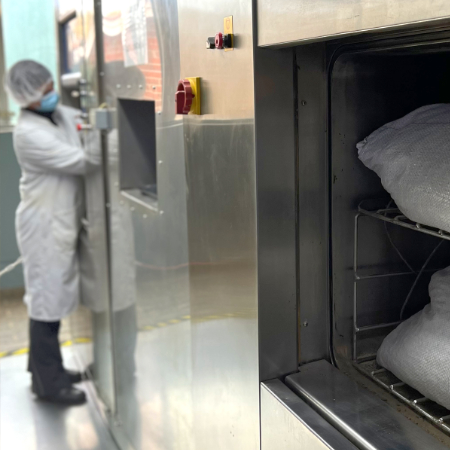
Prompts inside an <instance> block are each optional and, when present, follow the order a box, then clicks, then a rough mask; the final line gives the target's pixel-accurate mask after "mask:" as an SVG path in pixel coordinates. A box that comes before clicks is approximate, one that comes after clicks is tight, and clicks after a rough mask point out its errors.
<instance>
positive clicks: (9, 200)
mask: <svg viewBox="0 0 450 450" xmlns="http://www.w3.org/2000/svg"><path fill="white" fill-rule="evenodd" d="M19 178H20V168H19V164H18V163H17V160H16V156H15V155H14V150H13V145H12V133H0V269H3V268H4V267H5V266H7V265H8V264H11V263H12V262H14V261H15V260H16V259H17V258H18V256H19V250H18V248H17V243H16V237H15V230H14V216H15V210H16V208H17V205H18V204H19V201H20V198H19ZM22 286H23V274H22V267H21V266H20V267H17V268H16V269H14V270H13V271H12V272H10V273H8V274H6V275H4V276H3V277H2V278H1V279H0V288H1V289H13V288H18V287H22Z"/></svg>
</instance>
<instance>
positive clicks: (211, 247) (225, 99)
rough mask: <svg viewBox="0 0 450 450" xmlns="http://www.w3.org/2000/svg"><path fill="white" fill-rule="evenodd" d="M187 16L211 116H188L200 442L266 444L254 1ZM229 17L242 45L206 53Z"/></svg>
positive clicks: (190, 69) (185, 70)
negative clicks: (259, 320) (261, 382)
mask: <svg viewBox="0 0 450 450" xmlns="http://www.w3.org/2000/svg"><path fill="white" fill-rule="evenodd" d="M178 14H179V33H180V75H181V78H185V77H188V76H200V77H202V112H203V115H202V116H199V117H195V116H187V117H185V118H184V134H185V154H186V182H187V192H188V197H187V218H188V243H189V262H190V266H189V283H190V305H191V317H192V335H191V336H192V358H193V359H192V399H193V433H194V448H195V449H196V450H197V449H198V450H203V449H205V450H206V449H208V450H209V449H211V448H217V449H224V450H228V449H230V448H234V449H236V450H240V449H242V450H244V449H245V450H247V449H256V448H258V447H259V370H258V326H257V314H258V308H257V303H258V298H257V251H256V241H257V239H256V179H255V178H256V174H255V147H254V146H255V142H254V83H253V37H252V33H253V28H252V3H251V2H241V1H232V2H229V3H222V2H215V3H214V4H211V3H209V2H207V1H204V0H202V1H199V2H192V1H190V0H180V1H178ZM229 15H233V27H234V32H235V36H236V49H235V51H232V52H222V51H206V50H205V49H204V41H205V38H206V37H208V36H211V35H214V33H215V32H217V31H219V30H221V29H222V27H223V19H224V17H227V16H229ZM214 30H217V31H214ZM211 33H212V34H211ZM205 317H209V318H210V319H208V320H204V319H203V318H205ZM212 405H214V407H212Z"/></svg>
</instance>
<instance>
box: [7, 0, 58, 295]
mask: <svg viewBox="0 0 450 450" xmlns="http://www.w3.org/2000/svg"><path fill="white" fill-rule="evenodd" d="M0 1H1V21H2V32H3V33H2V35H3V36H2V37H3V39H2V41H3V50H4V62H5V68H6V69H8V68H9V67H11V66H12V65H13V64H14V63H16V62H17V61H19V60H21V59H34V60H37V61H39V62H40V63H42V64H44V65H45V66H47V67H48V68H49V69H50V71H51V72H52V74H53V76H54V77H55V80H58V76H57V74H58V71H57V68H58V51H57V36H56V25H55V23H56V22H55V2H54V0H20V1H18V0H0ZM0 78H3V74H2V73H0ZM8 109H9V111H12V112H14V113H15V115H14V116H13V119H12V123H14V122H15V121H16V120H17V113H18V112H19V107H18V105H16V104H15V103H14V102H13V101H11V100H9V102H8ZM19 178H20V168H19V165H18V163H17V160H16V158H15V155H14V150H13V146H12V133H10V132H4V133H0V269H2V268H4V267H5V266H6V265H8V264H10V263H11V262H13V261H15V260H16V259H17V257H18V256H19V251H18V248H17V243H16V239H15V230H14V215H15V210H16V208H17V205H18V204H19V201H20V198H19V189H18V186H19ZM22 286H23V274H22V268H21V267H18V268H16V269H15V270H14V271H13V272H11V273H8V274H7V275H5V276H4V277H2V278H1V280H0V287H1V289H12V288H19V287H22Z"/></svg>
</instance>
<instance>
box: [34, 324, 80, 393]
mask: <svg viewBox="0 0 450 450" xmlns="http://www.w3.org/2000/svg"><path fill="white" fill-rule="evenodd" d="M59 326H60V322H59V321H58V322H40V321H38V320H33V319H30V353H29V359H28V371H29V372H31V375H32V382H33V388H34V392H35V393H36V394H37V395H39V396H41V397H51V396H54V395H56V394H57V393H58V392H59V391H60V390H61V389H63V388H66V387H70V385H71V384H70V380H69V377H68V375H67V374H66V372H65V370H64V367H63V362H62V356H61V350H60V348H59V340H58V332H59Z"/></svg>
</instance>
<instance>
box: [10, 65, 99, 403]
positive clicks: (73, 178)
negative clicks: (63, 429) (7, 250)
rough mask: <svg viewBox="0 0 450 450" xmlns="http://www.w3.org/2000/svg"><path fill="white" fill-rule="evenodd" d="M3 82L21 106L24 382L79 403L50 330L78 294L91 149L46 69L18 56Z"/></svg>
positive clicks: (75, 375) (17, 135) (81, 398)
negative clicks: (26, 331)
mask: <svg viewBox="0 0 450 450" xmlns="http://www.w3.org/2000/svg"><path fill="white" fill-rule="evenodd" d="M5 87H6V89H7V91H8V93H9V94H10V95H11V96H12V97H13V99H14V100H15V101H16V102H18V103H19V104H20V105H21V107H22V109H21V111H20V116H19V118H18V122H17V125H16V127H15V129H14V134H13V141H14V149H15V152H16V156H17V159H18V161H19V164H20V167H21V171H22V176H21V179H20V195H21V202H20V205H19V207H18V209H17V212H16V234H17V241H18V245H19V249H20V252H21V255H22V261H23V268H24V275H25V290H26V293H25V299H24V300H25V303H26V304H27V306H28V313H29V317H30V353H29V366H28V370H29V371H30V372H31V374H32V389H33V392H34V393H35V394H36V395H37V396H38V397H40V398H43V399H46V400H49V401H52V402H57V403H63V404H79V403H83V402H85V400H86V396H85V393H84V392H83V391H82V390H80V389H77V388H74V387H73V384H74V383H76V382H79V381H81V374H80V373H79V372H73V371H68V370H66V369H64V367H63V363H62V357H61V352H60V348H59V342H58V332H59V326H60V321H61V319H62V318H63V317H65V316H67V315H68V314H69V313H71V312H72V311H73V310H74V309H75V308H76V307H77V305H78V301H79V285H80V279H79V278H80V275H79V261H78V255H77V250H76V249H77V242H78V235H79V232H80V229H81V219H82V215H83V212H84V197H83V177H82V176H83V175H84V174H85V173H86V172H87V171H89V170H90V168H91V167H94V166H95V165H96V164H97V163H98V156H96V155H88V154H86V152H85V151H84V150H83V146H82V143H81V140H80V136H79V133H80V132H79V131H78V130H77V122H79V120H80V119H79V115H80V112H79V111H78V110H75V109H72V108H68V107H65V106H61V105H59V104H58V100H59V96H58V94H57V92H56V91H55V90H54V84H53V79H52V76H51V74H50V72H49V71H48V69H47V68H45V67H44V66H42V65H41V64H39V63H37V62H35V61H31V60H24V61H20V62H18V63H16V64H15V65H14V66H12V67H11V69H10V70H9V71H8V73H7V75H6V78H5Z"/></svg>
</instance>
